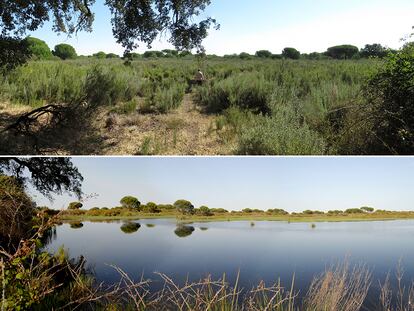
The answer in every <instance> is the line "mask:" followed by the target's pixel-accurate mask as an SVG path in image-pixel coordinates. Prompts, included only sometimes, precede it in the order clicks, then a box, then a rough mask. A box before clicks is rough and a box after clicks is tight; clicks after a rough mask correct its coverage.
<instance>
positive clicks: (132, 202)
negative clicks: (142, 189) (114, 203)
mask: <svg viewBox="0 0 414 311" xmlns="http://www.w3.org/2000/svg"><path fill="white" fill-rule="evenodd" d="M119 202H120V203H121V205H122V207H124V208H131V209H137V210H140V206H141V203H140V202H139V200H138V199H137V198H136V197H133V196H125V197H123V198H122V199H121V200H120V201H119Z"/></svg>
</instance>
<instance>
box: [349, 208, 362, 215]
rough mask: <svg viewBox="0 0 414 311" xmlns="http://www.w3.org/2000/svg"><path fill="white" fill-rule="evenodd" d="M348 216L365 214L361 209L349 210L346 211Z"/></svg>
mask: <svg viewBox="0 0 414 311" xmlns="http://www.w3.org/2000/svg"><path fill="white" fill-rule="evenodd" d="M345 213H346V214H363V213H364V211H363V210H361V209H359V208H348V209H347V210H345Z"/></svg>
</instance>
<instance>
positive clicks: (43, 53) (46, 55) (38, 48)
mask: <svg viewBox="0 0 414 311" xmlns="http://www.w3.org/2000/svg"><path fill="white" fill-rule="evenodd" d="M24 41H25V42H26V44H27V48H28V49H29V51H30V53H31V54H32V57H33V58H35V59H40V60H45V59H51V58H52V57H53V54H52V51H50V48H49V46H48V45H47V44H46V42H45V41H43V40H40V39H38V38H34V37H27V38H26V39H24Z"/></svg>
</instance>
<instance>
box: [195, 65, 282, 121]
mask: <svg viewBox="0 0 414 311" xmlns="http://www.w3.org/2000/svg"><path fill="white" fill-rule="evenodd" d="M273 88H274V84H273V83H272V82H270V81H268V80H266V79H265V77H264V76H263V75H262V74H260V73H243V74H238V75H235V76H231V77H229V78H227V79H225V80H222V81H218V82H215V83H212V84H209V85H207V86H206V87H201V88H198V90H197V95H196V97H197V100H198V101H199V102H200V103H201V104H202V105H203V106H205V107H206V109H207V110H208V111H209V112H212V113H217V112H221V111H223V110H225V109H227V108H229V107H231V106H235V107H239V108H246V109H251V110H252V111H254V112H258V113H265V114H267V113H269V112H270V107H269V101H270V99H271V95H272V91H273Z"/></svg>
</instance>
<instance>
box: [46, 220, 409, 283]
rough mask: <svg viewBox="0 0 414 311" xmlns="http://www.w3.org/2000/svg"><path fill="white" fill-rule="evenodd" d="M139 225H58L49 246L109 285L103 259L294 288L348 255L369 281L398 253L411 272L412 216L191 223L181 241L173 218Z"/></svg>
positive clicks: (110, 275)
mask: <svg viewBox="0 0 414 311" xmlns="http://www.w3.org/2000/svg"><path fill="white" fill-rule="evenodd" d="M138 222H139V223H140V224H141V228H139V230H138V231H137V232H136V233H133V234H124V233H123V232H122V231H121V230H120V226H121V225H122V222H117V223H91V222H85V223H84V227H83V228H81V229H77V230H74V229H71V228H70V227H69V225H68V224H64V225H62V226H59V227H58V228H57V239H56V240H54V241H53V242H52V244H51V245H50V246H49V248H50V249H52V250H55V249H57V248H58V247H59V246H61V245H62V244H63V245H64V246H65V248H66V249H68V250H69V254H70V256H72V257H75V256H79V255H81V254H82V255H84V256H85V257H86V259H87V261H88V263H89V264H91V265H92V266H93V267H94V268H95V271H96V272H97V275H98V278H99V279H101V280H106V281H109V282H110V281H115V280H117V279H118V275H117V274H116V273H115V272H114V271H113V269H112V268H110V267H108V266H106V265H105V264H115V265H117V266H119V267H121V268H122V269H124V270H125V271H126V272H128V273H129V274H130V275H131V276H134V277H137V278H138V277H139V276H140V275H141V274H142V272H144V273H145V275H146V276H147V277H150V278H151V277H154V276H153V275H152V274H151V273H152V272H155V271H158V272H162V273H166V274H167V275H169V276H172V277H173V278H175V279H178V280H184V279H185V278H186V277H187V275H188V276H190V279H199V278H200V277H203V276H206V275H207V274H209V273H211V274H212V276H213V277H216V278H219V277H220V276H221V275H222V274H223V272H225V273H226V278H227V279H234V277H235V276H236V274H237V270H238V269H239V268H240V271H241V284H242V286H243V287H248V288H250V287H251V286H252V285H253V284H255V283H257V281H258V280H260V279H264V280H265V281H267V282H269V283H273V282H275V281H277V279H278V278H279V277H280V278H281V280H282V282H284V284H285V285H288V284H290V281H291V278H292V276H293V273H295V274H296V277H295V280H296V281H295V282H296V288H297V289H301V290H302V291H303V288H304V287H305V286H307V285H308V283H309V282H310V280H311V278H312V276H313V275H315V274H318V273H320V272H322V271H323V270H324V267H325V266H328V265H330V264H331V263H334V262H336V261H338V260H342V259H344V258H345V256H347V255H349V256H350V259H351V261H352V262H356V263H360V262H362V263H365V264H367V265H368V267H370V268H371V269H373V276H374V279H373V285H376V284H378V282H377V279H378V278H381V279H383V278H384V277H385V275H386V273H387V272H388V271H390V270H392V271H394V270H395V267H396V265H397V263H398V260H399V259H400V258H401V259H402V260H403V263H404V269H405V276H406V278H407V279H411V278H413V277H414V267H413V266H412V263H413V262H414V246H413V243H412V241H413V238H414V221H385V222H342V223H316V228H314V229H312V228H311V224H309V223H290V224H288V223H283V222H260V221H255V226H254V227H251V226H250V222H249V221H246V222H212V223H193V224H190V225H191V226H193V227H194V228H195V231H194V232H193V233H192V234H191V235H190V236H188V237H185V238H180V237H178V236H176V235H175V234H174V230H175V229H176V223H175V221H173V220H162V219H160V220H153V219H147V220H140V221H138ZM146 224H154V225H155V227H153V228H151V227H147V226H146ZM200 228H208V230H205V231H203V230H200ZM392 275H394V273H393V272H392Z"/></svg>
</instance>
